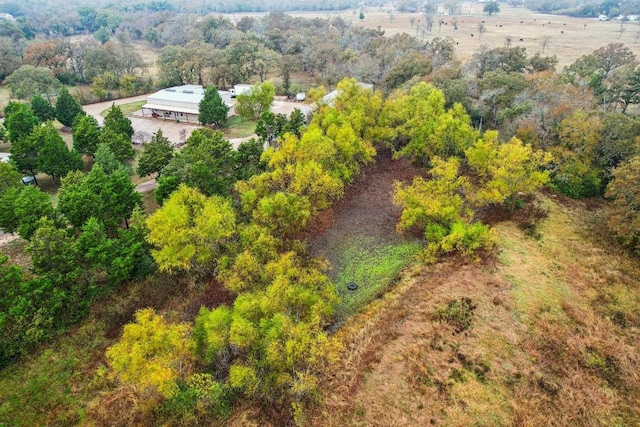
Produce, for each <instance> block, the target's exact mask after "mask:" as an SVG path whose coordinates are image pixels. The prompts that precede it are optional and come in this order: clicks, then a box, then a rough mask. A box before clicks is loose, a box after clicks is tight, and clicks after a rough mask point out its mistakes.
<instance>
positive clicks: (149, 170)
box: [137, 130, 173, 176]
mask: <svg viewBox="0 0 640 427" xmlns="http://www.w3.org/2000/svg"><path fill="white" fill-rule="evenodd" d="M171 159H173V148H172V147H171V142H170V141H169V140H168V139H167V138H165V137H164V136H163V135H162V131H161V130H158V132H156V133H155V134H154V135H153V138H151V141H150V142H149V143H148V144H146V145H145V147H144V152H143V153H142V154H141V155H140V158H139V159H138V169H137V173H138V175H139V176H147V175H151V174H153V173H157V174H158V175H160V171H161V170H162V168H164V167H165V166H166V165H167V164H168V163H169V162H170V161H171Z"/></svg>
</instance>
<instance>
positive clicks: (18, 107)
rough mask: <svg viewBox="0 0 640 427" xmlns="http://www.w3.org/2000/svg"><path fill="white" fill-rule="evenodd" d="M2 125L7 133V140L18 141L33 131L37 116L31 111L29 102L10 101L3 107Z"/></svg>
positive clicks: (37, 121)
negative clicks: (3, 117)
mask: <svg viewBox="0 0 640 427" xmlns="http://www.w3.org/2000/svg"><path fill="white" fill-rule="evenodd" d="M5 117H6V118H5V121H4V126H5V127H6V129H7V133H8V135H9V141H11V142H12V143H15V142H18V141H19V140H21V139H23V138H24V137H25V136H27V135H29V134H30V133H31V132H33V128H34V127H36V126H37V125H38V124H39V120H38V117H36V115H35V114H34V113H33V110H32V109H31V106H29V104H22V103H18V102H10V103H9V104H8V105H7V108H5Z"/></svg>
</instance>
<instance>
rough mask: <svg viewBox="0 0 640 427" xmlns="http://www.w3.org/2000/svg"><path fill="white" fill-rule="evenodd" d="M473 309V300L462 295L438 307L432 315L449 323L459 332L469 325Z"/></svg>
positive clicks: (474, 307)
mask: <svg viewBox="0 0 640 427" xmlns="http://www.w3.org/2000/svg"><path fill="white" fill-rule="evenodd" d="M475 309H476V305H475V304H474V303H473V301H471V299H470V298H467V297H463V298H460V299H456V300H453V301H449V302H448V303H447V304H446V305H445V306H443V307H440V308H438V309H437V310H436V312H435V313H434V316H433V317H434V318H435V319H436V320H439V321H442V322H446V323H448V324H450V325H451V326H453V327H454V328H455V331H456V332H457V333H460V332H462V331H465V330H467V329H469V328H470V327H471V321H472V320H473V319H472V317H473V311H474V310H475Z"/></svg>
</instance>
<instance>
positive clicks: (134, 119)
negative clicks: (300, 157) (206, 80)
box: [82, 95, 302, 148]
mask: <svg viewBox="0 0 640 427" xmlns="http://www.w3.org/2000/svg"><path fill="white" fill-rule="evenodd" d="M147 96H148V95H138V96H133V97H131V98H122V99H116V100H113V101H106V102H98V103H96V104H88V105H84V106H83V107H82V108H83V109H84V111H85V112H86V113H87V114H90V115H92V116H93V117H95V118H96V119H97V120H98V123H100V125H101V126H102V125H103V124H104V118H103V117H102V116H101V115H100V113H102V112H103V111H104V110H106V109H108V108H109V107H111V105H113V104H115V105H122V104H129V103H131V102H136V101H144V100H146V99H147ZM232 102H233V103H235V100H232ZM301 105H302V104H300V103H297V102H291V101H286V100H285V98H284V97H278V99H276V100H275V101H274V102H273V106H272V107H271V111H273V112H274V113H284V114H286V115H289V114H291V112H292V111H293V110H294V109H295V108H300V107H301ZM232 108H233V107H232ZM128 117H129V120H131V125H132V126H133V130H134V131H136V132H138V131H141V132H146V133H147V134H149V135H153V134H154V133H156V132H157V131H158V129H160V130H162V134H163V135H164V136H165V137H166V138H168V139H169V141H171V142H175V143H178V142H180V133H181V132H182V131H184V133H185V138H189V136H190V135H191V132H193V131H194V130H195V129H198V128H199V127H200V126H199V125H196V124H190V123H184V122H181V123H176V122H175V121H174V120H163V119H159V118H153V117H143V115H142V110H139V111H134V112H133V113H131V114H129V115H128ZM249 138H250V137H247V138H235V139H231V140H229V141H230V142H231V144H232V145H233V147H234V148H237V147H238V145H239V144H240V143H241V142H242V141H245V140H247V139H249Z"/></svg>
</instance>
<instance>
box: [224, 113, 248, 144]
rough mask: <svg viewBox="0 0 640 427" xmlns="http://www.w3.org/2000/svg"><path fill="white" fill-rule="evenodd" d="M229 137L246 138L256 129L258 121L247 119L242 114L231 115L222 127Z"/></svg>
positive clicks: (225, 134) (226, 136)
mask: <svg viewBox="0 0 640 427" xmlns="http://www.w3.org/2000/svg"><path fill="white" fill-rule="evenodd" d="M220 130H221V131H222V133H223V134H224V137H225V138H227V139H232V138H246V137H248V136H251V135H253V134H254V133H255V131H256V122H254V121H253V120H247V119H245V118H244V117H242V116H239V115H236V116H233V117H230V118H229V119H228V120H227V123H226V124H225V125H224V126H223V127H222V128H221V129H220Z"/></svg>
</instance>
